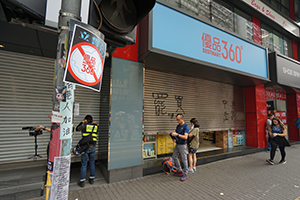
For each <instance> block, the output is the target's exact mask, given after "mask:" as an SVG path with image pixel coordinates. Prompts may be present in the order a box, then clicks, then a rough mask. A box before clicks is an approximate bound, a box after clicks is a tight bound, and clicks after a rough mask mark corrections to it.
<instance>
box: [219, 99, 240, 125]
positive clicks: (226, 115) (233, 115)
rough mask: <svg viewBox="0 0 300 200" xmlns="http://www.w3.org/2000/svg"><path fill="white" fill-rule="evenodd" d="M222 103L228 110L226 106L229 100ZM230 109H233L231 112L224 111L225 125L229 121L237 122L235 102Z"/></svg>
mask: <svg viewBox="0 0 300 200" xmlns="http://www.w3.org/2000/svg"><path fill="white" fill-rule="evenodd" d="M222 103H223V105H224V109H226V105H227V103H228V102H227V100H222ZM230 107H231V111H230V112H227V111H224V114H223V123H225V122H226V121H228V120H229V119H231V120H235V119H236V118H237V116H236V112H235V102H234V101H233V102H232V103H231V105H230Z"/></svg>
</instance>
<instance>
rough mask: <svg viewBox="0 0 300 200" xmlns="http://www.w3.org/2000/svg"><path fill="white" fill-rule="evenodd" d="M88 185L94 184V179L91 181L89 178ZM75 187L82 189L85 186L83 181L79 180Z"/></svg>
mask: <svg viewBox="0 0 300 200" xmlns="http://www.w3.org/2000/svg"><path fill="white" fill-rule="evenodd" d="M89 183H90V184H91V185H92V184H94V179H93V178H90V179H89ZM77 185H78V186H80V187H84V186H85V181H80V180H79V181H78V182H77Z"/></svg>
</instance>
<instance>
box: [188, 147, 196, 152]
mask: <svg viewBox="0 0 300 200" xmlns="http://www.w3.org/2000/svg"><path fill="white" fill-rule="evenodd" d="M197 150H198V149H194V148H190V147H189V153H196V152H197Z"/></svg>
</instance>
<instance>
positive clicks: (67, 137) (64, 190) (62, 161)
mask: <svg viewBox="0 0 300 200" xmlns="http://www.w3.org/2000/svg"><path fill="white" fill-rule="evenodd" d="M80 8H81V0H72V1H68V0H62V1H61V10H60V12H59V26H58V28H59V32H60V34H59V36H58V44H57V54H56V62H55V65H56V68H55V87H54V92H53V94H54V96H53V111H52V118H51V138H50V142H49V147H48V148H49V149H48V159H47V173H46V181H45V189H46V192H45V199H46V200H48V199H50V200H51V199H68V192H69V178H70V164H71V151H70V150H71V145H72V144H71V143H72V141H71V137H72V127H73V103H74V90H75V85H74V84H72V83H65V82H64V81H63V77H64V72H65V62H66V56H67V49H68V36H69V35H68V34H69V22H70V20H71V19H77V20H79V19H80Z"/></svg>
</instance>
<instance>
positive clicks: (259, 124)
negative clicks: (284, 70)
mask: <svg viewBox="0 0 300 200" xmlns="http://www.w3.org/2000/svg"><path fill="white" fill-rule="evenodd" d="M244 91H245V112H246V142H247V144H246V145H247V146H252V147H258V148H264V147H266V145H267V144H268V142H267V140H266V137H265V135H266V132H265V123H266V119H267V101H266V91H265V88H264V85H260V86H253V87H247V88H245V90H244Z"/></svg>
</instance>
